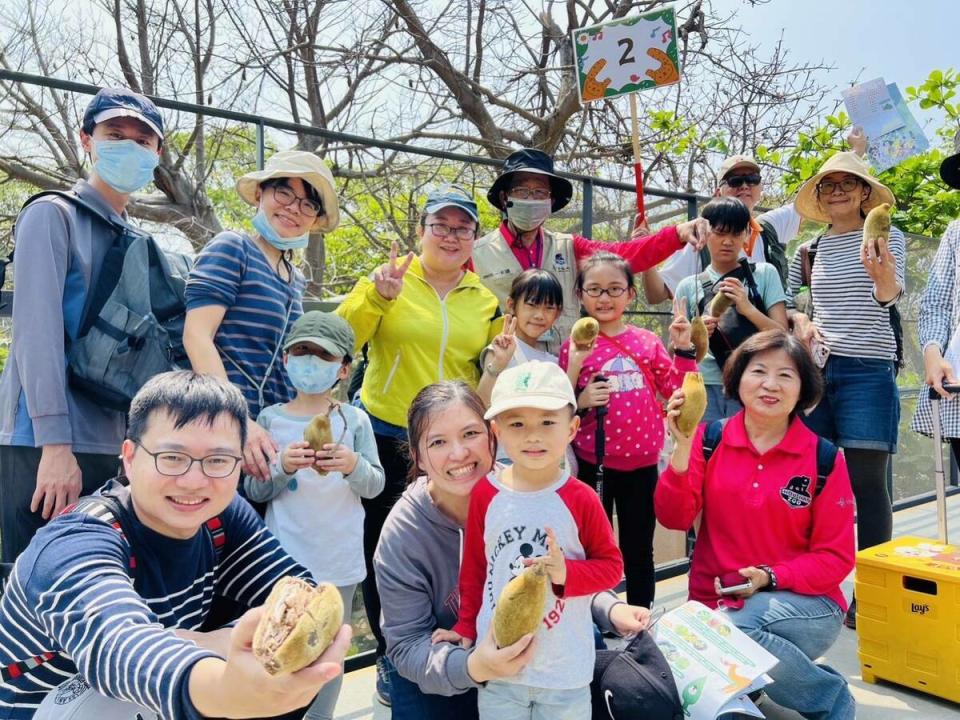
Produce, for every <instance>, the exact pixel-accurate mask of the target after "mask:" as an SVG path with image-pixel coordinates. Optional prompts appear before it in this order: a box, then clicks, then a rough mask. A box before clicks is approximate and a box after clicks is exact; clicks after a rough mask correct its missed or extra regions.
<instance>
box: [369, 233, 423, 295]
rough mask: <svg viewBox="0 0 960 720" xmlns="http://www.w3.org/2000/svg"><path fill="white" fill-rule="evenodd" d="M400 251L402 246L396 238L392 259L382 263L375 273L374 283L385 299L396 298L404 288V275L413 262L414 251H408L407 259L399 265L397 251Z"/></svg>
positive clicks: (392, 245) (391, 252) (393, 244)
mask: <svg viewBox="0 0 960 720" xmlns="http://www.w3.org/2000/svg"><path fill="white" fill-rule="evenodd" d="M398 252H400V246H399V245H398V244H397V241H396V240H394V241H393V243H392V244H391V245H390V260H389V261H387V263H386V264H385V265H381V266H380V267H379V268H377V270H376V272H374V273H373V284H374V287H376V288H377V292H378V293H380V297H382V298H383V299H384V300H395V299H396V298H397V296H399V295H400V291H401V290H403V276H404V275H406V274H407V270H409V269H410V263H412V262H413V253H412V252H408V253H407V257H406V259H405V260H404V261H403V262H402V263H400V264H399V265H397V253H398Z"/></svg>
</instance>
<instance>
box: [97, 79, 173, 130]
mask: <svg viewBox="0 0 960 720" xmlns="http://www.w3.org/2000/svg"><path fill="white" fill-rule="evenodd" d="M116 117H132V118H136V119H137V120H140V121H141V122H142V123H144V124H145V125H146V126H147V127H148V128H150V129H151V130H153V132H154V133H156V135H157V137H159V138H160V140H161V141H162V140H163V116H162V115H161V114H160V111H159V110H157V106H156V105H154V104H153V101H152V100H151V99H150V98H148V97H146V96H145V95H141V94H140V93H135V92H133V90H130V89H129V88H123V87H105V88H102V89H101V90H100V92H98V93H97V94H96V95H94V96H93V100H91V101H90V104H89V105H87V109H86V111H85V112H84V113H83V125H82V126H81V127H82V128H83V131H84V132H85V133H87V134H88V135H89V134H90V133H92V132H93V127H94V125H97V124H99V123H102V122H104V121H105V120H110V119H112V118H116Z"/></svg>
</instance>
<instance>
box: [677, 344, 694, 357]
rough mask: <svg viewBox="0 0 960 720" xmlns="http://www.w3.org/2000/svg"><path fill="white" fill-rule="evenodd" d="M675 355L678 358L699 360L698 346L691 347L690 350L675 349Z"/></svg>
mask: <svg viewBox="0 0 960 720" xmlns="http://www.w3.org/2000/svg"><path fill="white" fill-rule="evenodd" d="M673 354H674V355H675V356H677V357H682V358H686V359H687V360H696V359H697V348H696V346H692V347H690V349H689V350H687V349H683V348H674V349H673Z"/></svg>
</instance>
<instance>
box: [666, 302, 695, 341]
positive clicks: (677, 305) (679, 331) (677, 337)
mask: <svg viewBox="0 0 960 720" xmlns="http://www.w3.org/2000/svg"><path fill="white" fill-rule="evenodd" d="M670 345H671V346H672V347H673V349H674V350H687V349H689V348H691V347H693V341H692V340H691V339H690V321H689V320H687V299H686V298H674V299H673V322H672V323H670Z"/></svg>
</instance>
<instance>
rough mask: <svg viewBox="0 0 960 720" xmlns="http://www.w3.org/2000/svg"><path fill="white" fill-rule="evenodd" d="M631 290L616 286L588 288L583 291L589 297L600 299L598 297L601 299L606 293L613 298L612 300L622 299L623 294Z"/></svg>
mask: <svg viewBox="0 0 960 720" xmlns="http://www.w3.org/2000/svg"><path fill="white" fill-rule="evenodd" d="M629 289H630V288H625V287H619V286H616V285H615V286H614V287H609V288H602V287H588V288H584V289H583V292H584V294H586V295H588V296H589V297H592V298H598V297H600V296H601V295H603V294H604V293H606V294H607V295H609V296H610V297H612V298H616V297H620V296H621V295H623V294H624V293H625V292H626V291H627V290H629Z"/></svg>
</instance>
